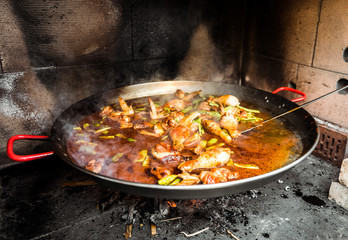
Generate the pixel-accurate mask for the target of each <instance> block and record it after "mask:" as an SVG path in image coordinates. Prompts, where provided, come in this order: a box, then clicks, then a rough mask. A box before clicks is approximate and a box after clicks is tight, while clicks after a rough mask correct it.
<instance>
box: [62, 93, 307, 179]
mask: <svg viewBox="0 0 348 240" xmlns="http://www.w3.org/2000/svg"><path fill="white" fill-rule="evenodd" d="M268 117H269V116H268V115H267V113H266V112H262V111H261V112H260V111H259V110H253V109H251V108H250V107H249V106H248V105H247V103H245V104H242V103H240V101H239V99H237V98H236V97H234V96H232V95H223V96H209V95H203V94H201V91H196V92H192V93H185V92H183V91H182V90H180V89H178V90H177V91H176V92H175V94H173V95H165V96H153V97H149V98H139V99H131V100H127V101H125V100H124V99H123V98H121V97H119V98H118V100H117V101H115V103H113V104H110V105H109V106H105V107H103V108H102V109H101V110H100V111H99V112H96V113H95V114H93V115H91V116H88V117H86V118H85V119H83V120H82V121H81V122H80V123H79V124H78V126H75V127H74V130H73V132H72V135H71V136H70V137H69V140H68V152H69V155H70V156H71V157H72V159H74V161H75V162H76V163H77V164H78V165H80V166H82V167H84V168H86V169H88V170H90V171H92V172H95V173H98V174H102V175H106V176H109V177H113V178H117V179H122V180H128V181H133V182H141V183H151V184H161V185H194V184H212V183H222V182H228V181H233V180H237V179H243V178H248V177H253V176H257V175H260V174H264V173H267V172H270V171H272V170H274V169H277V168H280V167H282V166H284V165H285V164H286V163H288V161H291V158H294V159H295V158H296V157H297V156H298V155H299V154H300V153H301V150H302V146H301V141H299V138H298V137H297V136H296V134H295V133H294V132H292V131H289V130H287V129H286V128H285V126H284V125H283V123H282V122H280V121H273V122H270V123H268V124H267V125H265V126H264V127H262V128H258V129H256V130H254V131H253V132H252V133H248V135H247V136H243V135H241V134H240V130H241V129H243V128H244V129H245V128H247V127H250V126H252V124H255V122H258V121H260V120H262V118H268Z"/></svg>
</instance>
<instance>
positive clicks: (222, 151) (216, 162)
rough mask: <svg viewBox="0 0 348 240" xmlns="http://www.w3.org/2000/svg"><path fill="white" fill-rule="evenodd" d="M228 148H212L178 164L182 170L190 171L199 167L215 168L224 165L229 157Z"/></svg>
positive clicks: (229, 151)
mask: <svg viewBox="0 0 348 240" xmlns="http://www.w3.org/2000/svg"><path fill="white" fill-rule="evenodd" d="M230 155H231V150H230V149H229V148H214V149H210V150H207V151H206V152H204V153H202V154H201V155H200V156H199V157H198V158H197V159H194V160H189V161H186V162H183V163H181V164H180V165H179V166H178V169H180V170H181V171H183V172H192V171H193V170H196V169H200V168H215V167H220V166H224V165H225V164H226V163H227V162H228V160H229V159H230Z"/></svg>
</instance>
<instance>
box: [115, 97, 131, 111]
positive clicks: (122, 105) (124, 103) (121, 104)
mask: <svg viewBox="0 0 348 240" xmlns="http://www.w3.org/2000/svg"><path fill="white" fill-rule="evenodd" d="M118 101H119V102H120V106H121V108H122V110H123V112H122V114H124V115H133V114H134V110H133V108H132V106H128V105H127V103H126V101H125V100H123V98H121V97H119V98H118Z"/></svg>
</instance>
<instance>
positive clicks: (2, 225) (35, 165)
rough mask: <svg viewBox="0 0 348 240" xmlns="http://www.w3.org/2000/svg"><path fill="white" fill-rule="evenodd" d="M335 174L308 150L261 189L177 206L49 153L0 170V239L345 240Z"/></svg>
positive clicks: (345, 215)
mask: <svg viewBox="0 0 348 240" xmlns="http://www.w3.org/2000/svg"><path fill="white" fill-rule="evenodd" d="M338 173H339V168H337V167H334V166H332V165H330V164H329V163H327V162H325V161H323V160H321V159H319V158H317V157H314V156H312V155H310V156H309V157H308V158H307V159H305V160H304V161H303V162H302V163H300V164H299V165H297V166H296V167H295V168H293V169H291V170H290V171H289V172H287V173H286V174H285V175H283V176H282V177H281V178H280V179H279V180H278V181H275V182H272V183H270V184H267V185H265V186H263V187H260V188H257V189H253V190H251V191H247V192H243V193H239V194H234V195H231V196H226V197H220V198H215V199H200V200H181V201H175V202H172V204H173V203H174V204H176V207H175V206H169V204H168V202H167V200H163V199H149V198H143V197H137V196H134V195H130V194H123V193H118V192H115V191H112V190H110V189H107V188H105V187H103V186H100V185H97V184H95V183H94V182H92V181H91V180H90V179H88V178H87V177H86V176H85V175H83V174H82V173H80V172H78V171H77V170H75V169H73V168H71V167H70V166H68V165H67V164H66V163H64V162H63V161H61V160H60V159H58V157H56V156H53V157H49V158H46V159H42V160H37V161H35V162H30V163H24V164H18V165H14V166H11V167H8V168H5V169H2V170H0V193H1V197H0V209H1V215H0V239H126V238H127V233H126V232H127V226H128V233H130V232H131V237H129V234H128V237H129V239H186V238H187V237H186V236H185V235H184V234H183V233H181V232H185V233H187V234H190V233H195V232H197V231H199V230H203V229H206V228H208V229H207V230H206V231H204V232H202V233H199V234H198V235H196V236H193V237H190V239H240V240H242V239H348V211H347V210H345V209H343V208H341V207H340V206H338V205H337V204H335V203H334V202H331V201H330V200H328V199H327V197H328V191H329V186H330V184H331V182H332V181H337V178H338ZM110 199H113V200H114V201H110ZM108 202H109V204H108ZM151 225H153V229H156V234H154V235H153V236H152V235H151ZM129 226H132V229H130V227H129ZM130 230H131V231H130ZM125 233H126V234H125Z"/></svg>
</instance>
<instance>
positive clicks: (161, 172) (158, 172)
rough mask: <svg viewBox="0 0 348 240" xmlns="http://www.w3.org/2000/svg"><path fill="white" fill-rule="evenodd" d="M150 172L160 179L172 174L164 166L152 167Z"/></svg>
mask: <svg viewBox="0 0 348 240" xmlns="http://www.w3.org/2000/svg"><path fill="white" fill-rule="evenodd" d="M150 172H151V173H152V174H153V175H155V176H156V177H157V178H158V179H162V178H164V177H167V176H169V175H172V172H171V171H169V170H168V169H166V168H164V167H158V166H157V167H152V168H151V170H150Z"/></svg>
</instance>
